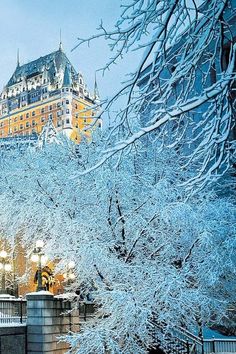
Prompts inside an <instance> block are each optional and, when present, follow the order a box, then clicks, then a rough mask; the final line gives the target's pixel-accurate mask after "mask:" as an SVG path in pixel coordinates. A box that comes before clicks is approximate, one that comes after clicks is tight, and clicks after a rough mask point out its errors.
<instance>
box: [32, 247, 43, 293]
mask: <svg viewBox="0 0 236 354" xmlns="http://www.w3.org/2000/svg"><path fill="white" fill-rule="evenodd" d="M43 246H44V242H43V240H37V241H36V244H35V248H34V250H33V254H32V256H31V260H32V261H33V262H35V263H37V266H38V269H37V272H38V279H37V289H36V291H41V290H45V289H44V286H43V278H42V265H44V264H46V262H47V257H46V256H45V255H44V252H43Z"/></svg>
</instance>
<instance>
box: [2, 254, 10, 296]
mask: <svg viewBox="0 0 236 354" xmlns="http://www.w3.org/2000/svg"><path fill="white" fill-rule="evenodd" d="M7 257H8V254H7V252H6V251H5V250H2V251H0V259H1V262H0V270H1V271H2V289H1V292H2V293H5V292H6V272H10V271H11V264H10V263H6V259H7Z"/></svg>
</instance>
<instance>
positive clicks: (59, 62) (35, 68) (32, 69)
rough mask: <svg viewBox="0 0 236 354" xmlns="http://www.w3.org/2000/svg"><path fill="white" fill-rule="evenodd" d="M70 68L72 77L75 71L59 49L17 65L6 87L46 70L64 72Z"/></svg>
mask: <svg viewBox="0 0 236 354" xmlns="http://www.w3.org/2000/svg"><path fill="white" fill-rule="evenodd" d="M68 65H69V66H70V67H71V72H72V74H73V75H76V71H75V69H74V68H73V66H72V64H71V63H70V61H69V59H68V58H67V56H66V55H65V53H64V52H63V51H62V50H61V49H59V50H57V51H55V52H52V53H50V54H47V55H45V56H43V57H40V58H38V59H36V60H33V61H31V62H29V63H27V64H24V65H21V66H20V65H18V66H17V67H16V69H15V71H14V73H13V75H12V77H11V78H10V80H9V81H8V83H7V87H9V86H12V85H14V84H16V83H17V82H20V81H21V80H22V79H23V78H29V77H32V76H35V75H37V74H40V73H41V72H43V71H44V69H45V68H46V69H47V70H49V71H51V70H56V71H59V70H60V69H61V70H63V71H64V70H65V68H66V67H67V66H68Z"/></svg>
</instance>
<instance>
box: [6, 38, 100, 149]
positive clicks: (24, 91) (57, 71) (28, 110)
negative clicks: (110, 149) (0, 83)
mask: <svg viewBox="0 0 236 354" xmlns="http://www.w3.org/2000/svg"><path fill="white" fill-rule="evenodd" d="M97 103H98V90H97V86H96V85H95V89H94V93H93V95H92V94H90V93H89V91H88V89H87V86H86V84H85V82H84V78H83V76H82V74H81V73H77V72H76V70H75V69H74V67H73V65H72V64H71V62H70V61H69V59H68V58H67V56H66V55H65V53H64V52H63V50H62V46H61V45H60V48H59V50H57V51H55V52H52V53H50V54H47V55H45V56H43V57H40V58H38V59H36V60H34V61H31V62H29V63H27V64H24V65H20V63H19V60H18V62H17V66H16V69H15V71H14V73H13V75H12V77H11V78H10V80H9V81H8V83H7V85H6V86H5V87H4V89H3V91H2V93H1V95H0V139H1V138H5V139H6V138H8V139H9V138H16V137H18V138H25V137H30V136H35V135H36V136H37V135H40V134H41V133H42V131H43V128H44V127H45V126H46V125H47V123H48V122H50V123H53V125H54V127H55V129H56V131H58V132H60V131H63V132H64V133H66V134H67V135H68V136H69V137H70V138H71V139H72V140H74V141H75V142H77V143H79V141H80V140H81V136H82V135H85V136H88V137H89V136H90V134H91V131H89V130H86V131H85V130H84V128H86V129H87V128H88V127H89V126H93V129H94V128H96V125H100V124H101V122H98V123H97V124H95V126H94V124H93V123H94V117H95V116H96V113H97V110H96V109H95V108H92V109H90V107H94V104H96V105H97Z"/></svg>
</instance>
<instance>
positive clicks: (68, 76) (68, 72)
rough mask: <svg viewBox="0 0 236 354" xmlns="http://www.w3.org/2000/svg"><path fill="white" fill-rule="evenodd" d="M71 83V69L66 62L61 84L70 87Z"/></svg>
mask: <svg viewBox="0 0 236 354" xmlns="http://www.w3.org/2000/svg"><path fill="white" fill-rule="evenodd" d="M71 84H72V80H71V70H70V66H69V64H66V67H65V71H64V78H63V86H64V87H66V86H67V87H70V86H71Z"/></svg>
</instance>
